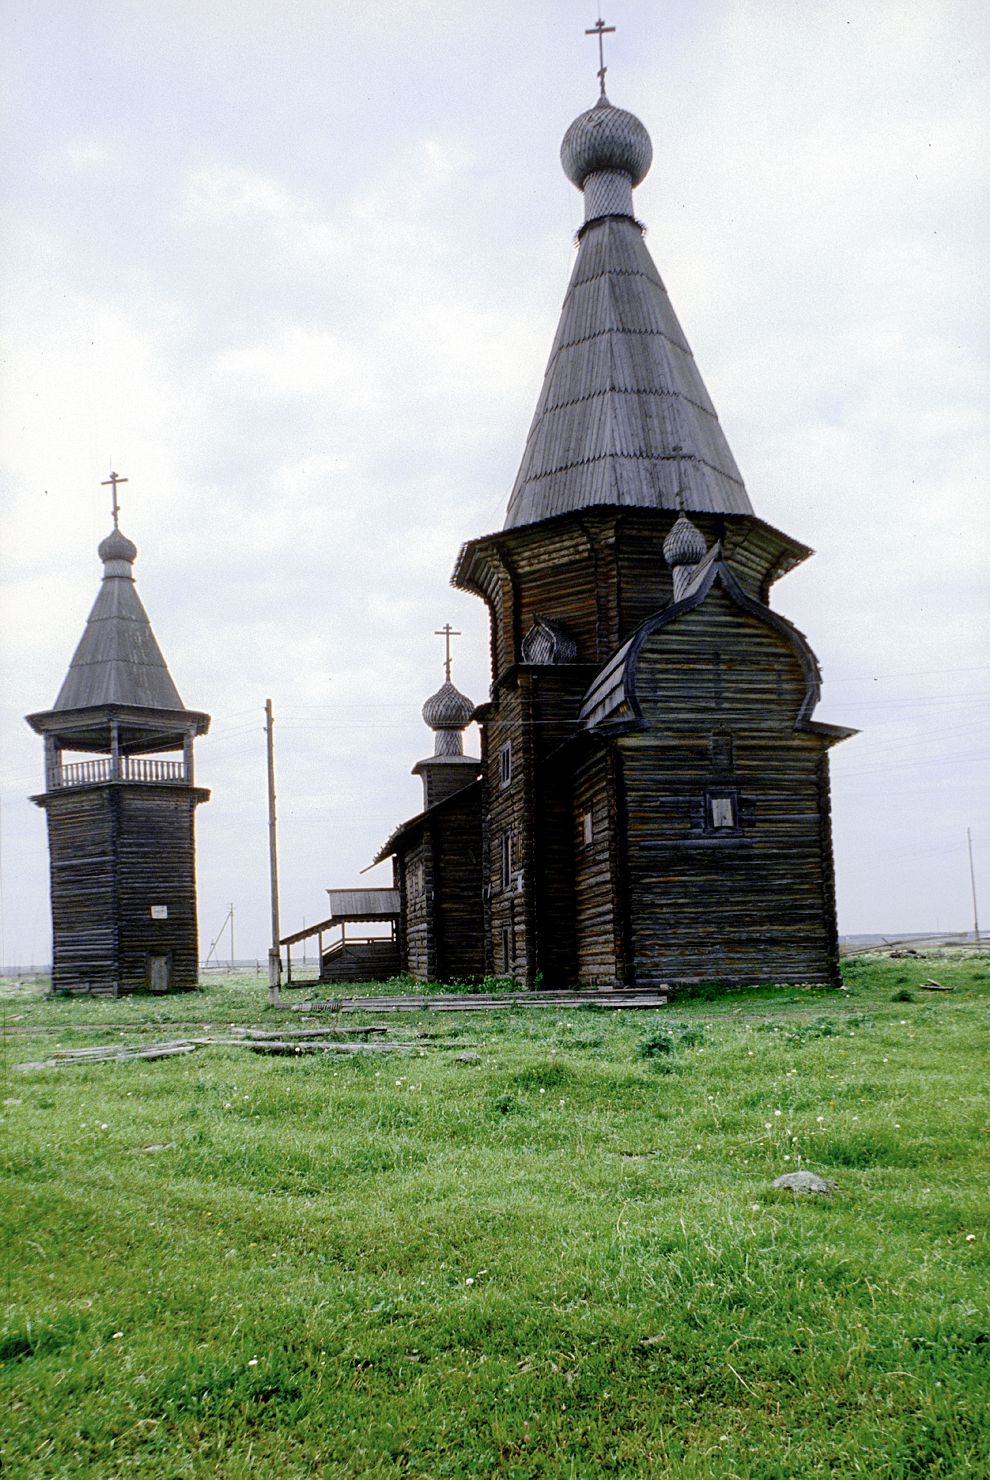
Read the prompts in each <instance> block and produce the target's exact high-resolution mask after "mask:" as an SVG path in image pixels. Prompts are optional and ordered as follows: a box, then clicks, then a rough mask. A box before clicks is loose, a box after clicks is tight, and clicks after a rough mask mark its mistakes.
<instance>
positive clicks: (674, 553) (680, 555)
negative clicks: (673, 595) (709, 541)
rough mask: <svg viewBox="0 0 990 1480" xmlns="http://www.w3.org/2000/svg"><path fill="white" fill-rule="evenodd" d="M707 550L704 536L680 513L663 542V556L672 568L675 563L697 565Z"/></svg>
mask: <svg viewBox="0 0 990 1480" xmlns="http://www.w3.org/2000/svg"><path fill="white" fill-rule="evenodd" d="M707 551H708V546H707V545H706V544H705V537H704V535H703V534H702V533H701V531H700V529H697V528H696V527H695V525H693V524H692V523H691V521H690V519H688V518H687V516H686V515H684V514H681V515H680V517H679V518H678V519H677V522H676V523H675V524H674V527H673V529H672V530H671V531H670V534H669V535H668V536H667V538H666V539H665V540H664V542H663V558H664V560H666V562H667V564H668V565H669V566H670V568H671V569H672V570H673V568H674V567H675V566H677V565H697V564H698V561H699V560H703V559H704V558H705V555H706V553H707Z"/></svg>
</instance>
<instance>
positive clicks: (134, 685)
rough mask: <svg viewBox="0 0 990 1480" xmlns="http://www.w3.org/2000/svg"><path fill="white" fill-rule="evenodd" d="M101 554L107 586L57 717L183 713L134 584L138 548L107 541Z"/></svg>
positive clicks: (73, 666)
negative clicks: (95, 711) (122, 708)
mask: <svg viewBox="0 0 990 1480" xmlns="http://www.w3.org/2000/svg"><path fill="white" fill-rule="evenodd" d="M111 539H112V537H111ZM131 551H133V554H130V553H129V552H131ZM100 553H101V555H102V556H103V558H104V565H103V581H102V584H101V586H100V589H99V592H98V593H97V597H96V601H95V602H94V603H93V609H92V611H91V612H90V614H89V618H88V620H87V622H86V628H85V630H84V632H83V635H82V637H81V639H80V641H79V646H78V647H77V648H76V651H75V653H74V655H73V658H72V662H71V663H70V664H69V671H68V673H67V674H66V676H65V681H64V683H63V684H62V687H61V689H60V690H59V693H58V698H57V699H56V700H55V704H54V706H53V712H61V711H64V710H76V709H88V708H94V707H104V706H106V705H110V704H114V705H127V706H129V707H131V708H137V709H155V710H163V709H164V710H181V709H184V708H185V706H184V704H183V702H182V700H181V699H180V697H179V691H178V689H177V688H176V687H175V684H174V683H173V682H172V676H171V674H170V673H169V671H168V668H167V666H166V663H165V659H164V658H163V657H162V651H161V648H160V647H159V646H158V642H157V641H156V638H155V634H154V632H153V631H152V630H151V622H150V621H149V620H148V614H147V612H146V611H145V609H144V607H143V605H142V604H141V598H140V597H139V596H138V594H137V590H136V588H135V585H134V576H133V574H132V571H131V564H132V561H133V559H134V556H135V555H136V554H137V551H136V549H135V547H134V546H133V545H132V544H131V543H130V541H129V540H123V539H122V538H121V539H119V541H118V544H116V545H113V546H111V540H105V541H104V542H103V544H102V545H101V546H100ZM108 557H109V558H108Z"/></svg>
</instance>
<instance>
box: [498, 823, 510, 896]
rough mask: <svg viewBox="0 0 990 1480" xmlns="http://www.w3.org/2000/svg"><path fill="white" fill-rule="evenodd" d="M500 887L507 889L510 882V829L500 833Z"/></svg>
mask: <svg viewBox="0 0 990 1480" xmlns="http://www.w3.org/2000/svg"><path fill="white" fill-rule="evenodd" d="M501 851H502V888H503V889H508V888H509V886H510V885H511V883H512V831H511V829H510V830H508V831H507V832H504V833H503V834H502V843H501Z"/></svg>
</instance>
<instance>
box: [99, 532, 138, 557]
mask: <svg viewBox="0 0 990 1480" xmlns="http://www.w3.org/2000/svg"><path fill="white" fill-rule="evenodd" d="M96 553H97V555H99V557H100V559H101V560H102V561H103V563H104V565H109V564H110V562H111V561H117V560H123V561H125V562H126V564H127V565H133V564H134V562H135V560H136V559H137V545H135V543H134V541H133V540H129V539H128V538H127V536H126V534H121V532H120V530H119V529H112V530H111V531H110V533H109V534H108V535H107V537H106V539H105V540H101V541H100V544H99V548H98V549H97V552H96Z"/></svg>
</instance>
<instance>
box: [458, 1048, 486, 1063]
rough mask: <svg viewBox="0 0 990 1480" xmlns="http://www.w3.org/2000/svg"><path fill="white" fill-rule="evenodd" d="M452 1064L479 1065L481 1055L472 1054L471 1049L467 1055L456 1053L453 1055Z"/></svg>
mask: <svg viewBox="0 0 990 1480" xmlns="http://www.w3.org/2000/svg"><path fill="white" fill-rule="evenodd" d="M454 1063H455V1064H480V1063H481V1054H480V1053H474V1052H473V1051H472V1050H471V1049H468V1051H467V1053H458V1054H455V1055H454Z"/></svg>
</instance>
